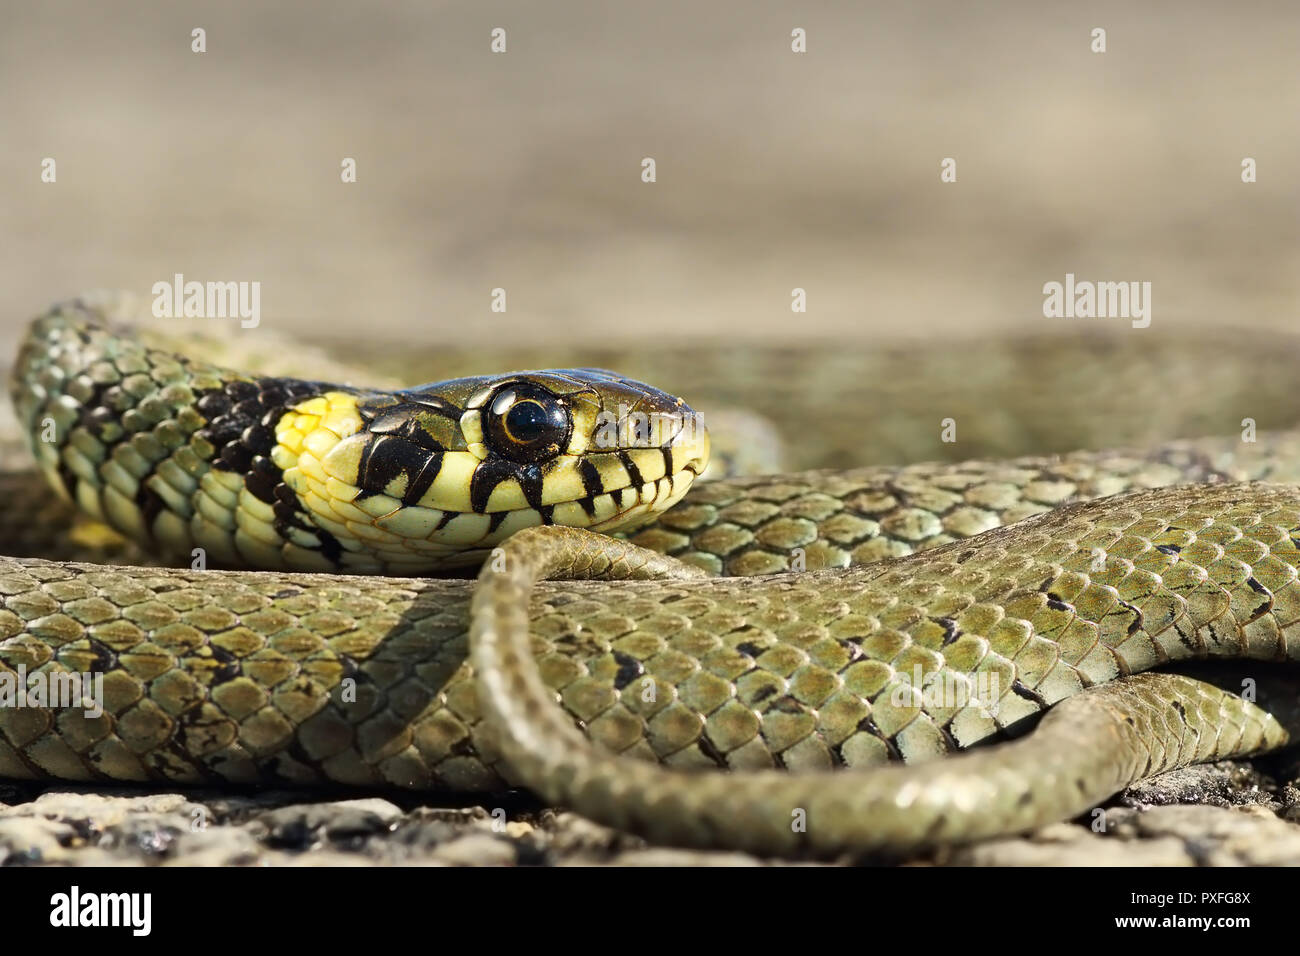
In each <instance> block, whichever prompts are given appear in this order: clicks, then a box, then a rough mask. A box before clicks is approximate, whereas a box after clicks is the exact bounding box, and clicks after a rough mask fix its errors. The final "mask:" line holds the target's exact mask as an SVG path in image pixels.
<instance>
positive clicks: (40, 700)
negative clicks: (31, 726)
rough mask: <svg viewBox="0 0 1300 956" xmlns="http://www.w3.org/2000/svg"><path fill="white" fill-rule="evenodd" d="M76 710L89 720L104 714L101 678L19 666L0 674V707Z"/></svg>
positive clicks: (72, 672)
mask: <svg viewBox="0 0 1300 956" xmlns="http://www.w3.org/2000/svg"><path fill="white" fill-rule="evenodd" d="M7 707H18V708H22V707H40V708H46V709H69V710H70V709H73V708H77V707H80V708H82V709H83V710H84V711H85V715H86V716H87V717H89V718H91V719H92V720H93V719H94V718H96V717H101V716H103V714H104V675H103V674H90V673H78V672H76V671H51V672H47V671H34V672H32V673H31V674H28V673H27V665H26V664H19V665H18V669H17V670H16V671H9V670H6V671H0V708H7Z"/></svg>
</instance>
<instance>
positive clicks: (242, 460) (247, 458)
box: [215, 441, 253, 474]
mask: <svg viewBox="0 0 1300 956" xmlns="http://www.w3.org/2000/svg"><path fill="white" fill-rule="evenodd" d="M252 464H253V452H252V450H251V449H250V448H248V447H247V446H246V445H243V444H241V443H240V442H238V441H231V442H227V444H226V446H225V447H224V448H222V449H221V454H220V455H219V456H218V457H217V461H216V463H215V465H216V467H218V468H220V469H222V470H223V471H234V472H238V473H240V474H243V473H245V472H247V471H248V469H249V467H251V466H252Z"/></svg>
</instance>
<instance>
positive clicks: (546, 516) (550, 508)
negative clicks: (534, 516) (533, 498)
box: [537, 505, 555, 524]
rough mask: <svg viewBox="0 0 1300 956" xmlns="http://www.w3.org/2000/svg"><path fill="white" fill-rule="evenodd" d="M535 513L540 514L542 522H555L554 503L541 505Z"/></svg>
mask: <svg viewBox="0 0 1300 956" xmlns="http://www.w3.org/2000/svg"><path fill="white" fill-rule="evenodd" d="M537 513H538V514H540V515H541V516H542V524H555V505H542V506H541V507H540V508H538V509H537Z"/></svg>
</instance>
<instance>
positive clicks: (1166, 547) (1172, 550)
mask: <svg viewBox="0 0 1300 956" xmlns="http://www.w3.org/2000/svg"><path fill="white" fill-rule="evenodd" d="M1156 550H1157V551H1161V552H1163V553H1165V554H1180V553H1181V552H1182V550H1183V549H1182V548H1181V547H1179V546H1178V545H1176V544H1158V545H1156Z"/></svg>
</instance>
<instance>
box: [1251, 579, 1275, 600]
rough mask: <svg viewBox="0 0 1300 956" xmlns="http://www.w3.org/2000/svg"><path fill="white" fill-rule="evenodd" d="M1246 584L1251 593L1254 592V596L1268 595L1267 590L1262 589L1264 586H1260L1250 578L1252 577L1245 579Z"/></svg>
mask: <svg viewBox="0 0 1300 956" xmlns="http://www.w3.org/2000/svg"><path fill="white" fill-rule="evenodd" d="M1246 583H1247V584H1249V585H1250V589H1251V590H1252V591H1254V592H1255V593H1256V594H1268V593H1269V590H1268V588H1266V587H1264V585H1262V584H1260V583H1259V582H1258V581H1256V580H1255V578H1254V577H1253V576H1252V577H1249V578H1246ZM1270 597H1271V595H1270Z"/></svg>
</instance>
